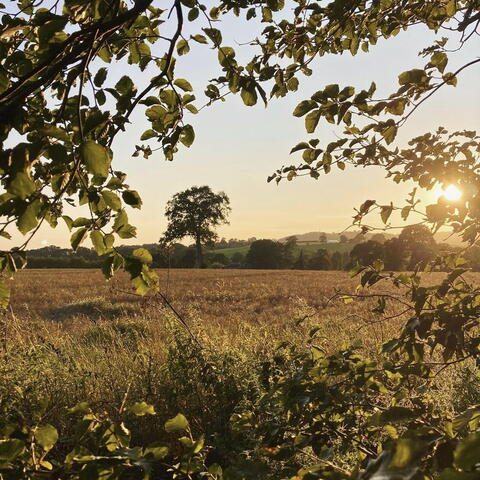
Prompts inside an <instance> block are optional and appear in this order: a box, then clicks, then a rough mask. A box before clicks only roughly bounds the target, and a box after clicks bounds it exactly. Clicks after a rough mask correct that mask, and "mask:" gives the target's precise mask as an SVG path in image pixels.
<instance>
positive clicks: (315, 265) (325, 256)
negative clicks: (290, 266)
mask: <svg viewBox="0 0 480 480" xmlns="http://www.w3.org/2000/svg"><path fill="white" fill-rule="evenodd" d="M308 268H310V269H312V270H330V255H329V253H328V251H327V250H325V249H324V248H319V249H318V250H317V251H316V252H315V253H314V254H313V256H312V257H310V258H309V260H308Z"/></svg>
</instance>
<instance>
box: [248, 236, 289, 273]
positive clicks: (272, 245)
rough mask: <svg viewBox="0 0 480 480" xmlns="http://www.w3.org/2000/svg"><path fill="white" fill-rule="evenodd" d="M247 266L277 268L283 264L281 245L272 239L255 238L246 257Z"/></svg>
mask: <svg viewBox="0 0 480 480" xmlns="http://www.w3.org/2000/svg"><path fill="white" fill-rule="evenodd" d="M246 264H247V267H248V268H262V269H277V268H281V267H282V264H283V245H282V244H281V243H280V242H275V241H274V240H267V239H264V240H256V241H255V242H253V243H252V244H251V245H250V249H249V250H248V253H247V257H246Z"/></svg>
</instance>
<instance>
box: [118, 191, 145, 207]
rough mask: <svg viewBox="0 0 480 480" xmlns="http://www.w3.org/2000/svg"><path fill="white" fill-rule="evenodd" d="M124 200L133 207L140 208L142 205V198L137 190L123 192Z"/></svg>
mask: <svg viewBox="0 0 480 480" xmlns="http://www.w3.org/2000/svg"><path fill="white" fill-rule="evenodd" d="M122 198H123V201H124V202H125V203H126V204H127V205H130V206H131V207H133V208H140V207H141V206H142V199H141V198H140V195H139V194H138V192H137V191H135V190H125V191H124V192H122Z"/></svg>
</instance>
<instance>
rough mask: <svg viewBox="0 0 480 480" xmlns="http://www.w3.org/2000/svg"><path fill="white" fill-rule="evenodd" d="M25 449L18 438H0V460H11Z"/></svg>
mask: <svg viewBox="0 0 480 480" xmlns="http://www.w3.org/2000/svg"><path fill="white" fill-rule="evenodd" d="M24 449H25V444H24V443H23V442H22V441H21V440H19V439H18V438H8V439H6V440H5V439H2V440H0V461H2V460H3V461H6V462H11V461H13V460H15V459H16V458H17V457H18V456H19V455H20V454H21V453H22V452H23V451H24Z"/></svg>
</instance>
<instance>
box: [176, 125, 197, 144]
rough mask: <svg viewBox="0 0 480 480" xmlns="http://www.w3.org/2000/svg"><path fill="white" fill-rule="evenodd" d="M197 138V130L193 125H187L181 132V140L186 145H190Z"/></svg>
mask: <svg viewBox="0 0 480 480" xmlns="http://www.w3.org/2000/svg"><path fill="white" fill-rule="evenodd" d="M194 140H195V131H194V130H193V127H192V126H191V125H185V126H184V127H183V128H182V133H180V141H181V142H182V143H183V144H184V145H185V146H186V147H190V146H191V145H192V143H193V142H194Z"/></svg>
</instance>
